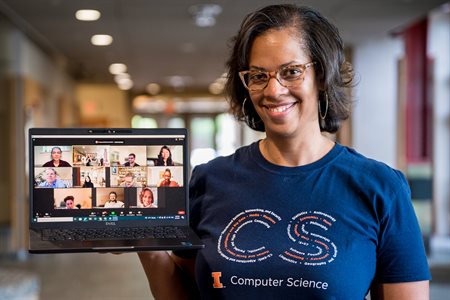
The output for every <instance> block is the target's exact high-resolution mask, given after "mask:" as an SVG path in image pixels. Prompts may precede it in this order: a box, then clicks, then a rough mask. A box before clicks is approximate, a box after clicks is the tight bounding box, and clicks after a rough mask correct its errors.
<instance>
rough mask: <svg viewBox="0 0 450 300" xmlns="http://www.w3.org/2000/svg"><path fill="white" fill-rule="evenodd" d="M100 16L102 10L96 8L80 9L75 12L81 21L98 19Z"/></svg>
mask: <svg viewBox="0 0 450 300" xmlns="http://www.w3.org/2000/svg"><path fill="white" fill-rule="evenodd" d="M100 16H101V14H100V12H99V11H98V10H95V9H80V10H77V12H76V13H75V18H77V20H80V21H96V20H98V19H100Z"/></svg>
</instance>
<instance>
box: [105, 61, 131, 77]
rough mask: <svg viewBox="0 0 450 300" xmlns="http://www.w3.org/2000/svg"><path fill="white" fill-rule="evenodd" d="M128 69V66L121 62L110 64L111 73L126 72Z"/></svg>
mask: <svg viewBox="0 0 450 300" xmlns="http://www.w3.org/2000/svg"><path fill="white" fill-rule="evenodd" d="M126 71H127V66H126V65H125V64H121V63H115V64H111V65H109V73H111V74H113V75H117V74H120V73H125V72H126Z"/></svg>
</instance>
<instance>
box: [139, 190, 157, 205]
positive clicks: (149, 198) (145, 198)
mask: <svg viewBox="0 0 450 300" xmlns="http://www.w3.org/2000/svg"><path fill="white" fill-rule="evenodd" d="M139 201H140V207H144V208H156V205H155V204H154V202H155V199H154V197H153V192H152V190H151V189H149V188H143V189H142V191H141V193H140V194H139Z"/></svg>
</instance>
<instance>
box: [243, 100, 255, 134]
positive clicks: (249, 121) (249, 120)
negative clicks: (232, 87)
mask: <svg viewBox="0 0 450 300" xmlns="http://www.w3.org/2000/svg"><path fill="white" fill-rule="evenodd" d="M246 101H247V97H246V98H244V102H242V115H243V116H244V119H245V123H247V125H248V126H250V128H253V129H255V128H256V123H255V119H254V118H251V119H250V117H249V116H247V115H246V114H245V108H244V106H245V102H246Z"/></svg>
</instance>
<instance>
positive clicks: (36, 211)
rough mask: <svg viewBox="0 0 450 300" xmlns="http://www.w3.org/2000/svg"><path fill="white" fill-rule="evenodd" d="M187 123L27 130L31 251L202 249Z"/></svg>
mask: <svg viewBox="0 0 450 300" xmlns="http://www.w3.org/2000/svg"><path fill="white" fill-rule="evenodd" d="M188 169H189V160H188V133H187V130H186V129H171V128H163V129H124V128H95V129H89V128H31V129H30V130H29V178H30V182H29V183H30V184H29V186H30V197H29V198H30V205H29V210H30V214H29V221H30V226H29V227H30V230H29V232H30V239H29V252H30V253H72V252H132V251H151V250H185V249H200V248H203V247H204V245H203V244H202V242H201V241H200V239H199V238H198V236H197V235H196V234H195V233H194V232H193V231H192V230H191V229H190V228H189V203H188V202H189V198H188V174H189V172H188Z"/></svg>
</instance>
